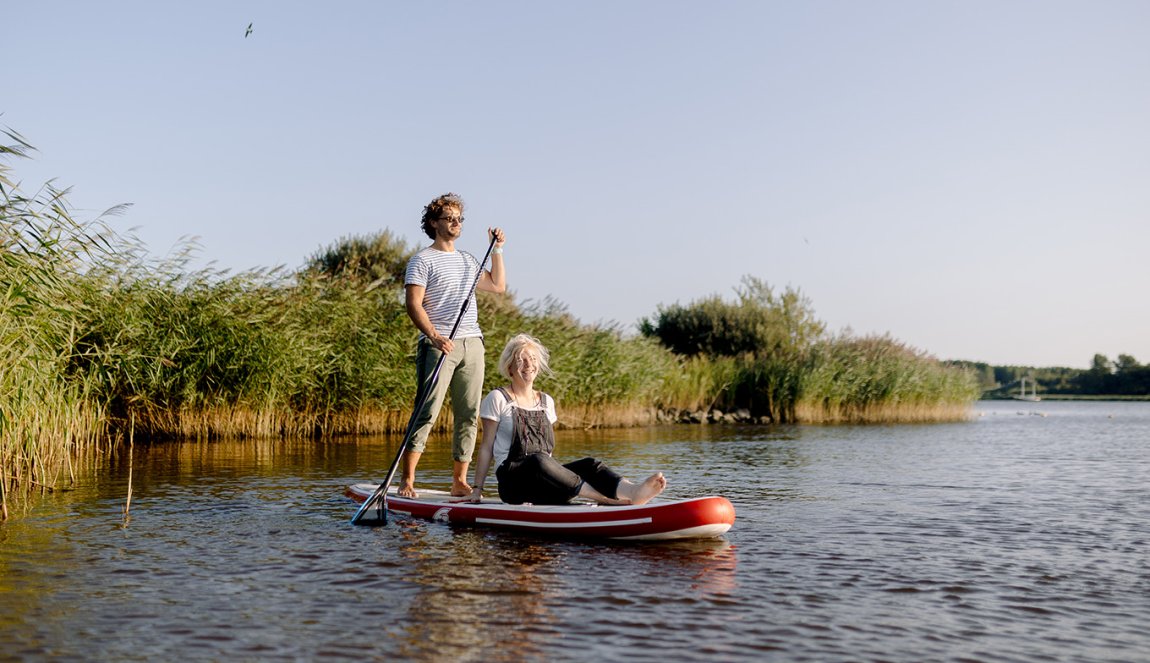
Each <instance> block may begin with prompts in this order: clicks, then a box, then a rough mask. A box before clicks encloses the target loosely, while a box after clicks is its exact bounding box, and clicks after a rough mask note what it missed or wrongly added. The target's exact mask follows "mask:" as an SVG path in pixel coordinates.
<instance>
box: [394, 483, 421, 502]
mask: <svg viewBox="0 0 1150 663" xmlns="http://www.w3.org/2000/svg"><path fill="white" fill-rule="evenodd" d="M395 492H396V493H397V494H398V495H399V496H400V497H410V498H411V499H416V498H418V497H419V493H416V492H415V485H413V484H410V483H407V482H404V483H401V484H400V485H399V488H398V489H397V490H396V491H395Z"/></svg>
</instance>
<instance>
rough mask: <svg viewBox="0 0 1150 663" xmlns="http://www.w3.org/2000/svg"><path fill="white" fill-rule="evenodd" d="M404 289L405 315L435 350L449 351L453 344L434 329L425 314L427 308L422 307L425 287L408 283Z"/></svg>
mask: <svg viewBox="0 0 1150 663" xmlns="http://www.w3.org/2000/svg"><path fill="white" fill-rule="evenodd" d="M405 290H406V294H405V296H404V303H405V304H406V306H407V317H409V318H411V321H412V322H413V323H415V328H416V329H418V330H419V331H421V332H423V335H424V336H426V337H427V340H429V341H431V344H432V345H434V346H435V348H436V349H437V350H439V351H440V352H442V353H444V354H447V353H449V352H451V350H452V349H453V348H454V347H455V344H454V343H452V342H451V339H449V338H447V337H446V336H443V335H442V334H440V333H439V331H437V330H436V329H435V325H433V324H431V318H429V317H428V316H427V310H426V309H424V308H423V295H424V293H425V292H427V288H426V287H424V286H421V285H412V284H410V283H409V284H407V286H405Z"/></svg>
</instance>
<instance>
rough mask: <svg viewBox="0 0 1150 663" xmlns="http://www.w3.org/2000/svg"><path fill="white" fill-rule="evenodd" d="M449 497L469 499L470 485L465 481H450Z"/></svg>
mask: <svg viewBox="0 0 1150 663" xmlns="http://www.w3.org/2000/svg"><path fill="white" fill-rule="evenodd" d="M451 496H452V497H470V496H471V484H469V483H467V482H466V481H462V482H461V481H452V482H451Z"/></svg>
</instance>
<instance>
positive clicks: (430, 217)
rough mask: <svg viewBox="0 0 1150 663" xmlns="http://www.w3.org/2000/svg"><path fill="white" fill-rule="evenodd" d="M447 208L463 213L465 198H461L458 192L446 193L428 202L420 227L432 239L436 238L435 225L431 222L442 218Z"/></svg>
mask: <svg viewBox="0 0 1150 663" xmlns="http://www.w3.org/2000/svg"><path fill="white" fill-rule="evenodd" d="M447 209H456V210H459V213H460V214H461V215H462V214H463V198H461V197H460V196H459V194H458V193H445V194H443V195H442V196H439V197H438V198H436V199H435V200H433V201H431V202H430V203H427V206H426V207H424V208H423V219H422V220H421V221H420V227H421V228H423V232H424V233H425V234H426V235H427V236H428V237H430V238H431V239H435V227H434V226H432V225H431V223H432V222H433V221H435V220H437V219H440V218H442V217H443V213H444V211H446V210H447Z"/></svg>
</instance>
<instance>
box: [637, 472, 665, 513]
mask: <svg viewBox="0 0 1150 663" xmlns="http://www.w3.org/2000/svg"><path fill="white" fill-rule="evenodd" d="M666 487H667V479H666V477H664V476H663V473H662V472H656V473H654V474H652V475H651V476H649V477H647V480H646V481H644V482H643V483H641V484H639V485H637V486H635V488H634V491H633V492H632V494H631V504H635V505H638V504H646V503H647V502H650V501H651V500H652V499H653V498H654V497H655V496H656V495H658V494H659V493H661V492H663V489H664V488H666Z"/></svg>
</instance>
